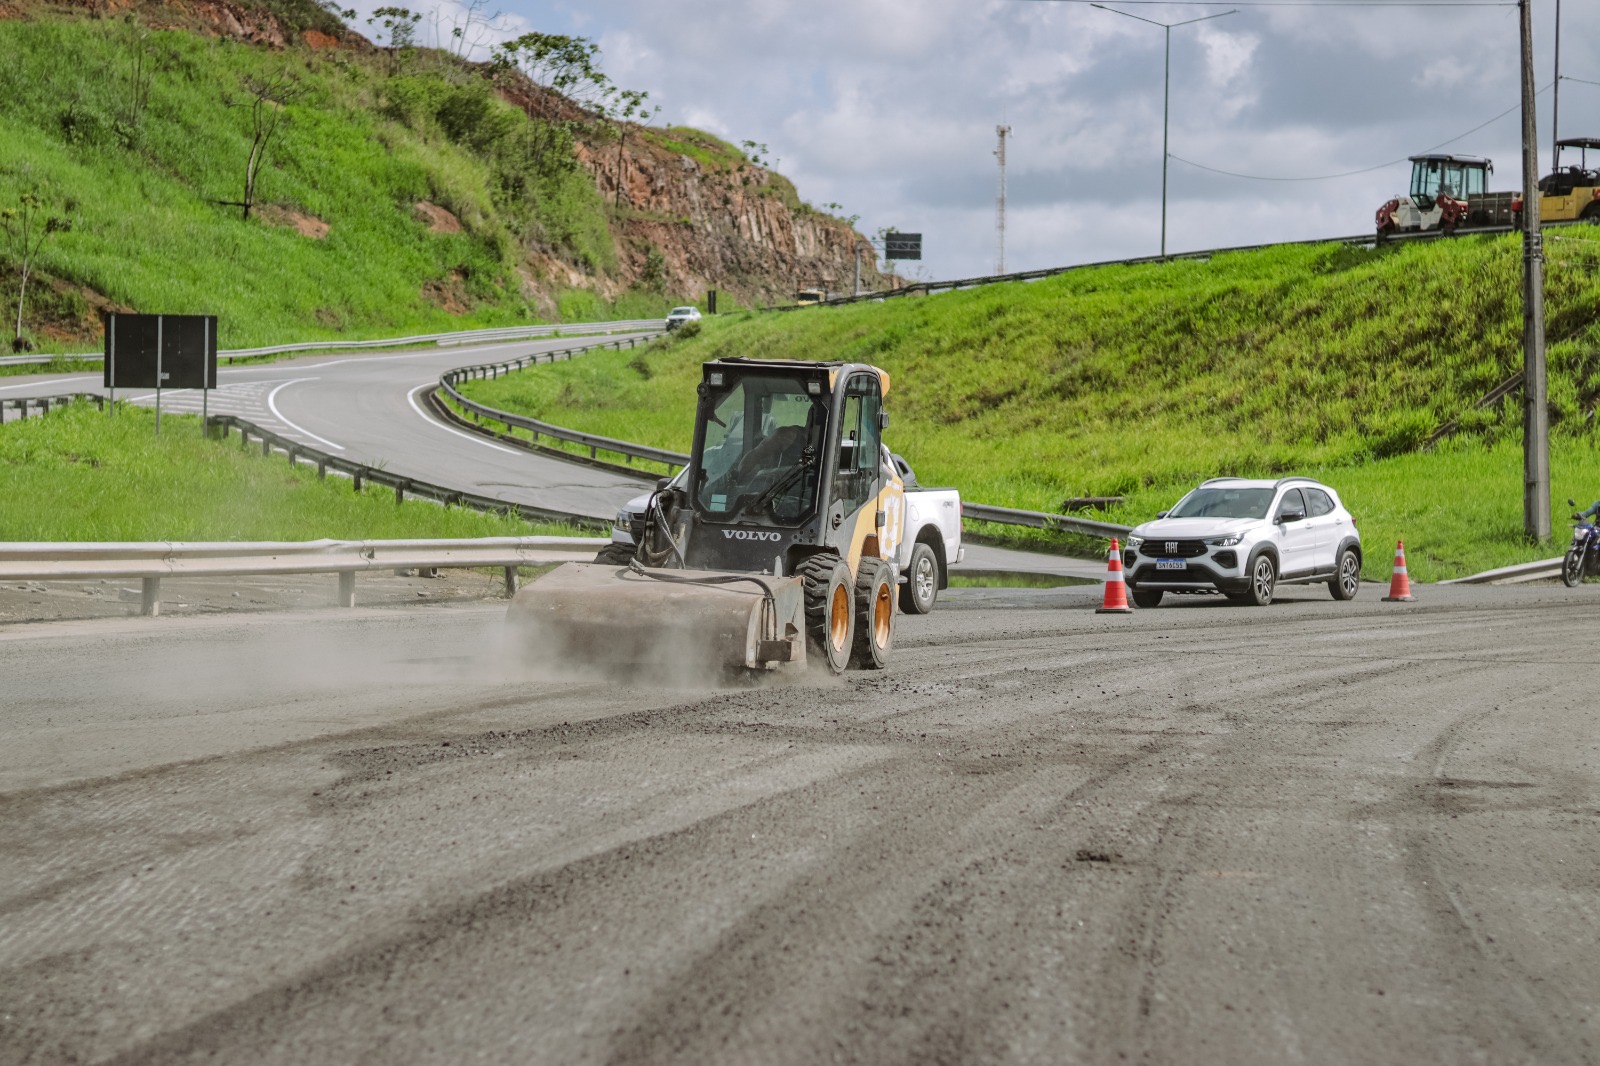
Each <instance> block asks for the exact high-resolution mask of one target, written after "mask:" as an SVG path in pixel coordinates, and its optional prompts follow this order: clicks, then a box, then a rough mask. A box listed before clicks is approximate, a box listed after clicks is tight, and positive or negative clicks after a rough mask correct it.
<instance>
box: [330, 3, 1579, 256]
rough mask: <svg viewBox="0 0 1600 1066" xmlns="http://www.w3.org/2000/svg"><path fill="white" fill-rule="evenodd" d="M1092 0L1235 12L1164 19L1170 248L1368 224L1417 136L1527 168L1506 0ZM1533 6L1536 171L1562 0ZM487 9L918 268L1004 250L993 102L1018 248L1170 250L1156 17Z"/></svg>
mask: <svg viewBox="0 0 1600 1066" xmlns="http://www.w3.org/2000/svg"><path fill="white" fill-rule="evenodd" d="M1105 2H1106V6H1108V7H1120V8H1121V10H1123V11H1127V12H1131V13H1133V14H1137V15H1139V16H1141V17H1144V18H1148V19H1152V20H1155V21H1160V22H1169V23H1170V22H1178V21H1183V20H1186V19H1194V18H1200V17H1203V16H1205V15H1209V14H1213V13H1216V12H1221V11H1228V10H1230V8H1232V7H1235V6H1237V8H1238V11H1237V13H1236V14H1231V15H1227V16H1225V17H1221V18H1215V19H1208V20H1206V21H1204V22H1200V23H1197V24H1194V25H1190V26H1184V27H1181V28H1178V29H1174V30H1172V31H1171V39H1172V74H1171V88H1172V102H1171V119H1170V127H1171V132H1170V136H1171V147H1170V150H1171V153H1172V155H1173V156H1175V157H1178V158H1177V159H1174V160H1173V161H1172V163H1171V169H1170V173H1169V193H1168V221H1167V246H1168V249H1169V250H1170V251H1183V250H1186V249H1196V248H1210V247H1219V246H1223V245H1229V244H1251V243H1259V242H1265V241H1272V240H1288V239H1294V238H1306V237H1319V236H1338V235H1345V234H1352V233H1360V232H1365V231H1366V230H1368V229H1370V227H1371V225H1372V214H1373V211H1374V210H1375V209H1376V208H1377V207H1378V206H1379V205H1380V204H1381V203H1382V202H1383V201H1384V200H1386V199H1388V198H1389V197H1391V196H1393V195H1395V194H1397V193H1399V192H1401V191H1402V190H1404V188H1405V187H1406V184H1407V181H1408V179H1409V175H1410V164H1409V163H1407V162H1405V157H1406V156H1408V155H1411V154H1415V153H1418V152H1422V151H1425V150H1428V149H1432V148H1435V146H1438V145H1440V144H1441V143H1442V142H1446V141H1450V142H1451V143H1450V144H1449V146H1448V148H1447V149H1444V150H1449V151H1455V152H1460V153H1464V154H1472V155H1485V156H1489V157H1490V158H1492V159H1493V160H1494V161H1495V163H1496V167H1497V170H1496V176H1495V178H1493V179H1491V181H1492V187H1494V188H1514V187H1516V186H1517V185H1518V184H1519V183H1520V162H1519V157H1518V153H1519V151H1520V148H1519V144H1520V140H1519V138H1520V130H1519V124H1518V116H1517V112H1516V111H1515V110H1511V112H1510V113H1509V114H1506V115H1505V116H1504V117H1503V118H1500V119H1498V120H1497V121H1493V122H1489V120H1491V119H1493V118H1494V117H1495V116H1496V115H1499V114H1501V112H1505V111H1507V110H1508V109H1514V108H1515V106H1516V103H1517V99H1518V35H1517V25H1518V23H1517V9H1516V7H1515V6H1513V5H1510V4H1498V5H1492V6H1491V5H1488V4H1484V3H1483V2H1482V0H1462V2H1461V3H1458V4H1455V5H1452V6H1425V5H1437V4H1439V3H1440V0H1415V2H1412V3H1405V2H1400V0H1331V2H1330V0H1322V4H1323V6H1312V7H1305V6H1286V5H1290V4H1294V3H1296V2H1297V0H1278V2H1277V4H1276V5H1271V6H1269V5H1263V4H1261V0H1253V2H1252V0H1246V2H1245V3H1239V4H1235V5H1230V4H1207V5H1194V4H1150V3H1124V4H1121V5H1118V4H1117V3H1116V2H1115V0H1105ZM1533 4H1534V8H1533V12H1534V46H1535V71H1536V80H1537V84H1538V86H1539V87H1540V88H1542V89H1544V91H1543V92H1542V93H1541V95H1540V97H1539V115H1538V122H1539V133H1538V139H1539V143H1540V146H1541V149H1540V168H1541V172H1542V171H1543V170H1544V169H1545V168H1546V167H1548V166H1549V162H1550V160H1549V156H1550V140H1551V104H1552V97H1553V95H1554V94H1553V92H1552V91H1551V90H1550V89H1549V88H1546V86H1548V85H1549V84H1550V83H1551V82H1552V81H1553V78H1554V54H1553V53H1554V49H1553V47H1552V46H1553V43H1554V29H1555V7H1556V0H1533ZM501 9H502V10H503V11H504V13H505V15H506V21H505V24H504V28H505V32H506V33H508V34H514V33H516V32H521V31H522V30H523V29H526V28H532V29H538V30H542V31H545V32H554V33H569V34H578V35H582V36H585V37H588V38H591V39H593V40H594V41H596V42H597V43H598V44H599V45H600V48H601V53H602V62H603V66H604V68H605V70H606V71H607V73H608V74H610V75H611V76H612V77H613V78H614V79H615V80H616V81H617V82H618V83H619V84H621V85H623V86H625V87H630V88H636V89H644V90H647V91H648V92H649V93H650V97H651V102H652V103H656V104H659V105H660V106H661V108H662V111H661V120H663V121H665V122H670V123H674V124H676V123H683V124H688V125H693V126H697V127H699V128H701V129H705V130H708V131H710V132H712V133H715V134H718V135H719V136H721V137H724V138H726V139H728V140H730V141H733V142H734V143H738V142H740V141H743V140H753V141H759V142H762V143H765V144H766V145H768V146H769V149H770V152H769V158H770V159H771V160H772V162H773V164H774V165H775V166H776V167H777V168H778V169H779V170H781V171H782V172H783V173H784V174H786V175H788V176H789V177H791V178H793V179H794V181H795V183H796V184H797V185H798V187H799V190H800V195H801V196H802V197H803V198H805V199H807V200H809V201H810V202H812V203H814V204H819V205H821V204H827V203H830V202H837V203H839V204H842V205H843V207H844V211H843V213H844V214H859V215H860V216H861V219H860V222H859V223H858V227H859V228H860V229H861V230H862V231H863V232H865V233H868V234H871V233H873V232H875V231H876V230H877V229H879V228H881V227H888V226H893V227H895V228H898V229H901V230H908V231H920V232H922V233H923V234H924V238H923V247H924V259H923V262H922V264H921V266H920V268H919V269H920V273H919V276H921V277H925V278H952V277H967V276H973V275H980V274H988V273H991V272H992V271H993V270H994V268H995V265H996V264H995V260H996V251H997V248H996V239H995V192H996V161H995V157H994V148H995V139H996V138H995V126H996V124H997V123H1000V122H1004V123H1006V124H1008V125H1010V127H1011V130H1012V133H1011V137H1010V142H1009V147H1008V151H1007V156H1008V160H1007V161H1008V164H1009V165H1008V183H1007V185H1008V194H1009V195H1008V199H1009V211H1008V215H1007V238H1006V251H1005V263H1006V268H1007V269H1008V270H1028V269H1034V268H1039V267H1048V266H1056V265H1062V264H1068V263H1077V262H1092V261H1097V260H1103V259H1111V258H1117V257H1122V256H1133V255H1151V254H1155V253H1156V252H1157V251H1158V249H1159V246H1160V239H1161V238H1160V217H1161V128H1162V121H1161V118H1162V49H1163V41H1164V39H1165V37H1166V33H1165V31H1163V30H1162V29H1161V28H1160V27H1157V26H1152V25H1148V24H1146V23H1143V22H1139V21H1137V20H1135V19H1133V18H1127V17H1124V16H1122V15H1118V14H1114V13H1112V12H1109V11H1105V10H1100V9H1098V8H1095V7H1091V6H1090V5H1088V4H1087V3H1080V2H1073V0H693V2H688V0H503V3H502V4H501ZM1561 17H1562V26H1561V44H1562V48H1561V73H1562V75H1563V79H1564V80H1563V81H1562V82H1561V96H1560V109H1561V133H1562V134H1563V135H1564V136H1580V135H1592V136H1597V137H1600V84H1586V83H1600V0H1564V3H1563V6H1562V11H1561ZM358 25H360V23H358ZM1579 79H1581V80H1579ZM1485 122H1488V123H1489V124H1488V125H1484V126H1483V127H1482V128H1481V129H1478V130H1476V132H1469V131H1472V130H1473V129H1474V127H1477V126H1480V125H1481V124H1483V123H1485ZM1463 134H1465V136H1462V135H1463ZM1591 158H1593V157H1591ZM1180 160H1185V161H1188V162H1184V161H1180ZM1190 163H1198V164H1201V165H1202V166H1205V167H1211V168H1214V169H1215V170H1223V171H1231V172H1234V173H1236V174H1246V175H1255V176H1259V177H1264V178H1305V177H1315V176H1322V175H1337V174H1345V173H1346V172H1349V171H1355V170H1363V169H1366V168H1371V167H1376V168H1377V169H1374V170H1370V171H1369V172H1367V173H1362V174H1354V175H1350V176H1345V177H1337V178H1328V179H1327V180H1315V181H1281V180H1279V181H1262V180H1250V179H1247V178H1240V177H1228V176H1224V175H1221V174H1215V173H1211V172H1209V171H1207V170H1202V169H1199V168H1197V167H1195V166H1192V165H1190ZM1384 164H1387V165H1384ZM1591 165H1600V164H1597V163H1594V162H1591Z"/></svg>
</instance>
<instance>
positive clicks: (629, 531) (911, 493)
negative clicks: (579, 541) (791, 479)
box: [596, 448, 963, 614]
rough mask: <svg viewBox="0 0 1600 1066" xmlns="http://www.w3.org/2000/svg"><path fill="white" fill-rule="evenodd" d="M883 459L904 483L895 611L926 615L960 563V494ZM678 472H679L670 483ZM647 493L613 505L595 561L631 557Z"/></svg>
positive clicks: (895, 458)
mask: <svg viewBox="0 0 1600 1066" xmlns="http://www.w3.org/2000/svg"><path fill="white" fill-rule="evenodd" d="M884 457H885V463H886V465H887V466H892V467H893V470H894V476H895V477H897V478H899V479H900V481H901V483H902V484H903V485H904V487H905V491H904V493H903V494H902V496H901V499H902V500H903V504H902V506H903V508H904V510H903V512H902V513H901V514H900V515H899V516H898V517H899V519H900V521H899V523H898V524H895V523H891V527H893V528H898V529H899V530H900V531H901V536H900V537H899V539H898V543H897V544H896V548H895V553H894V558H893V559H891V560H890V563H891V565H892V566H893V567H894V572H895V580H896V581H897V582H898V583H899V586H900V596H899V599H900V610H901V611H902V612H904V613H905V614H927V613H928V612H929V611H931V610H933V605H934V602H935V601H936V600H937V599H938V598H939V591H940V590H941V589H946V588H949V587H950V567H951V566H952V565H953V564H955V563H958V562H960V561H961V555H962V551H963V549H962V547H961V494H960V493H959V492H957V491H956V490H955V489H925V488H923V487H922V486H920V485H918V484H917V475H916V474H915V473H913V472H912V470H911V464H910V463H908V462H906V461H905V459H904V458H903V457H901V456H899V455H894V454H892V453H890V452H889V450H888V449H887V448H885V449H884ZM684 474H685V471H681V470H680V471H679V472H678V476H677V477H675V478H673V482H674V483H676V482H678V480H679V479H680V478H682V477H683V476H684ZM653 495H654V493H650V492H644V493H640V494H639V495H638V496H635V497H634V498H633V499H631V500H629V501H628V502H627V503H625V504H623V505H622V507H621V508H619V509H618V511H617V520H616V523H615V524H614V525H613V526H612V527H611V543H610V544H608V545H606V546H605V547H604V548H603V549H601V551H600V555H599V557H598V559H597V560H596V561H597V562H601V563H611V564H617V565H622V564H625V563H627V561H628V560H629V559H631V558H633V553H634V547H635V545H637V544H638V538H639V537H640V536H642V535H643V533H644V521H645V511H646V508H647V507H648V506H649V504H650V497H651V496H653Z"/></svg>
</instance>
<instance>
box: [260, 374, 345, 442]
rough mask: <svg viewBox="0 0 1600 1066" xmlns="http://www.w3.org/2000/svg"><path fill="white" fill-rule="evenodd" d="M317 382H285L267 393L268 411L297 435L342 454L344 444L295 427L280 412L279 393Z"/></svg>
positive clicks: (302, 427) (299, 380) (308, 379)
mask: <svg viewBox="0 0 1600 1066" xmlns="http://www.w3.org/2000/svg"><path fill="white" fill-rule="evenodd" d="M316 380H317V379H316V378H295V379H294V380H293V381H285V382H284V383H283V384H282V385H279V386H278V387H277V388H275V389H273V390H272V391H271V392H269V393H267V410H269V411H271V412H272V417H273V418H276V419H277V420H278V421H279V422H282V423H283V424H284V425H286V426H288V427H289V428H290V429H292V430H294V431H295V432H296V433H299V434H301V435H302V436H306V437H310V438H311V439H312V440H314V441H316V442H317V443H319V444H326V445H327V446H328V447H330V448H332V449H333V450H334V451H336V452H342V451H344V445H343V444H335V443H333V441H331V440H329V439H328V438H327V437H319V436H317V435H316V434H315V433H313V432H311V431H310V430H309V429H306V428H305V427H304V426H297V425H295V424H294V423H293V422H291V421H289V420H288V419H287V418H285V417H283V412H282V411H280V410H278V393H280V392H282V391H283V390H284V389H287V388H288V387H289V386H290V385H295V384H298V383H300V382H302V381H316Z"/></svg>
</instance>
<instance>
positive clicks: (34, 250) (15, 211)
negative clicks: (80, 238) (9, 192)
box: [0, 192, 73, 352]
mask: <svg viewBox="0 0 1600 1066" xmlns="http://www.w3.org/2000/svg"><path fill="white" fill-rule="evenodd" d="M72 209H73V205H72V204H71V203H70V202H69V203H67V204H65V205H64V210H63V212H62V213H61V214H59V215H55V214H51V213H50V210H49V208H48V206H47V205H46V203H45V200H44V198H43V197H42V196H40V195H39V194H38V193H32V192H25V193H23V194H22V195H21V196H19V197H17V206H16V207H8V208H5V209H3V210H0V228H4V230H5V235H6V255H7V258H9V259H10V260H11V261H12V262H13V263H15V264H16V267H17V272H18V274H19V275H20V276H21V283H20V284H19V285H18V286H17V328H16V332H15V334H14V335H13V337H12V340H11V350H12V351H14V352H20V351H24V350H25V349H27V348H28V346H29V345H28V342H27V341H26V340H24V339H23V337H22V309H23V306H24V304H25V303H26V301H27V298H28V278H29V277H30V276H32V274H33V268H34V265H35V264H36V263H37V262H38V260H39V253H40V251H42V250H43V249H44V242H45V241H47V240H49V239H50V237H51V236H53V235H55V234H57V233H66V232H67V231H68V230H70V229H72V217H71V212H72Z"/></svg>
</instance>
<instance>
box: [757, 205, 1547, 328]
mask: <svg viewBox="0 0 1600 1066" xmlns="http://www.w3.org/2000/svg"><path fill="white" fill-rule="evenodd" d="M1545 225H1546V226H1564V225H1572V223H1568V222H1548V223H1545ZM1511 232H1513V227H1511V226H1481V227H1478V228H1476V229H1471V230H1467V231H1465V232H1462V233H1456V234H1449V235H1446V234H1444V233H1441V232H1439V231H1437V230H1429V231H1427V232H1426V233H1395V234H1391V235H1389V236H1387V237H1383V238H1379V237H1378V236H1377V235H1376V234H1374V233H1364V234H1357V235H1355V236H1353V237H1316V238H1313V239H1311V240H1304V241H1271V242H1268V243H1266V244H1236V245H1231V246H1229V247H1226V248H1205V249H1201V250H1198V251H1193V252H1173V253H1171V254H1169V255H1164V256H1162V255H1145V256H1135V257H1133V258H1131V259H1101V260H1097V261H1096V262H1093V263H1074V264H1072V265H1071V266H1060V267H1047V268H1045V269H1043V270H1023V271H1019V272H1018V273H1015V274H988V275H984V276H982V277H975V278H957V279H954V280H951V281H916V282H912V283H911V284H910V285H906V286H904V287H902V288H898V289H889V290H886V291H884V292H867V293H862V294H861V295H859V296H836V297H834V298H833V299H831V300H822V301H820V302H818V303H812V304H788V305H774V306H771V307H766V308H762V310H765V311H799V310H801V309H803V308H807V307H840V306H843V305H844V304H853V303H865V302H873V301H879V300H886V299H892V298H894V297H897V296H926V295H928V294H929V293H934V292H947V291H951V290H954V289H975V288H977V287H979V286H980V285H993V284H996V283H998V282H1005V281H1038V280H1040V279H1041V278H1053V277H1055V276H1056V275H1058V274H1070V273H1071V272H1073V271H1075V270H1093V269H1096V268H1097V267H1112V266H1142V265H1146V264H1150V263H1171V262H1176V261H1179V260H1195V259H1210V258H1211V257H1212V256H1217V255H1226V254H1227V253H1229V252H1259V251H1262V250H1263V249H1266V248H1294V247H1309V246H1311V245H1316V244H1346V245H1354V246H1358V247H1359V246H1364V245H1368V244H1404V243H1409V242H1413V241H1431V240H1440V239H1444V238H1447V236H1448V237H1470V236H1476V235H1479V234H1488V235H1497V234H1501V233H1511Z"/></svg>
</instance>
